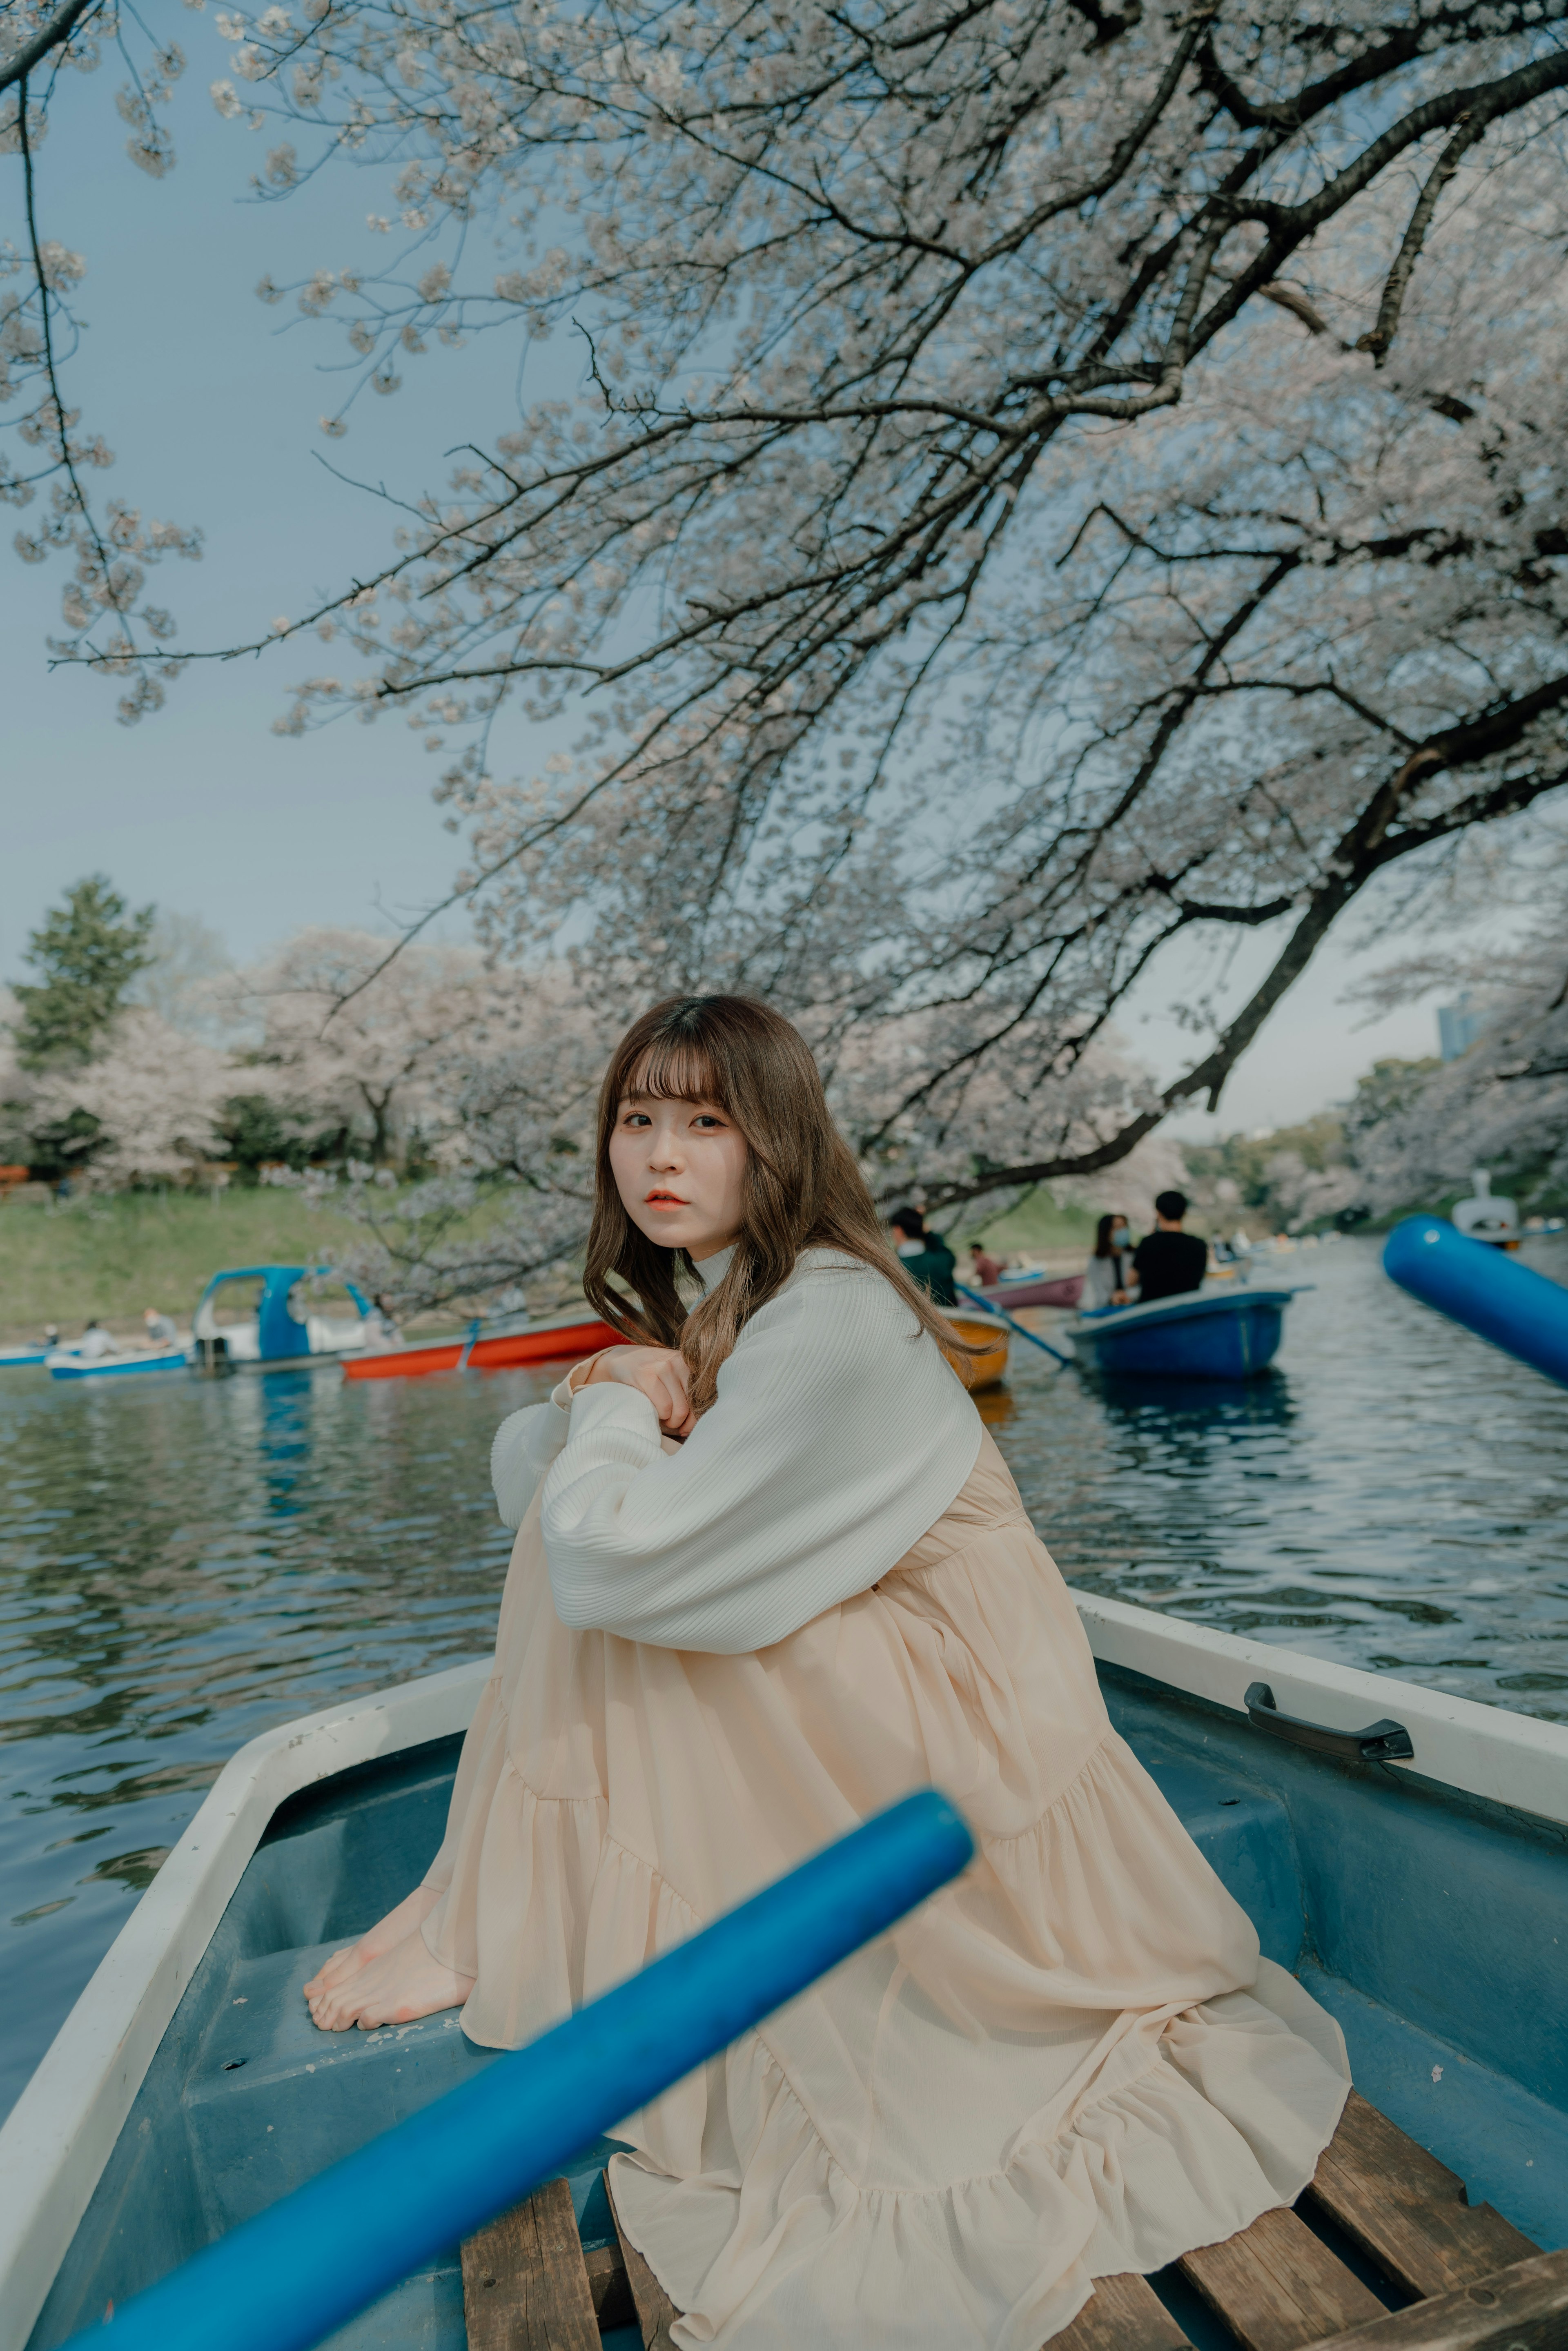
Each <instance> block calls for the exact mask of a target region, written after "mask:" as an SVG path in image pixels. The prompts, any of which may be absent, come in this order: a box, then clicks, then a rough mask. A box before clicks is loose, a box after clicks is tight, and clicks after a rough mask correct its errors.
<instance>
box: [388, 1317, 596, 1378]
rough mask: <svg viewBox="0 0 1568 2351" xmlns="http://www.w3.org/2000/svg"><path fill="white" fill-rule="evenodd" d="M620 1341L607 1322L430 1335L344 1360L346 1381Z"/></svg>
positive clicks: (490, 1368)
mask: <svg viewBox="0 0 1568 2351" xmlns="http://www.w3.org/2000/svg"><path fill="white" fill-rule="evenodd" d="M623 1344H624V1341H623V1340H622V1335H621V1332H619V1331H612V1329H611V1327H610V1325H609V1323H608V1322H599V1321H597V1320H593V1321H584V1320H583V1318H582V1315H581V1313H580V1312H579V1314H578V1317H577V1319H576V1320H575V1321H573V1322H550V1323H547V1324H545V1325H544V1326H543V1328H539V1327H538V1326H536V1327H534V1328H532V1329H530V1330H526V1331H502V1332H496V1333H494V1334H493V1335H492V1336H491V1337H489V1338H487V1339H481V1338H478V1337H476V1335H475V1334H474V1333H473V1332H470V1334H469V1335H468V1337H467V1338H465V1339H433V1340H432V1341H431V1343H430V1344H429V1345H428V1346H418V1347H385V1348H377V1349H376V1350H375V1351H374V1352H373V1353H365V1354H362V1355H356V1356H354V1358H353V1359H352V1361H351V1362H345V1364H344V1365H343V1377H344V1378H345V1379H346V1380H412V1379H422V1378H423V1377H424V1376H425V1374H428V1373H430V1372H455V1371H456V1370H457V1369H458V1367H459V1366H460V1365H461V1366H462V1367H463V1368H464V1369H465V1370H473V1371H477V1372H500V1371H507V1370H510V1369H511V1368H512V1367H513V1366H515V1365H517V1364H550V1363H559V1362H562V1361H564V1360H565V1359H566V1358H567V1357H569V1356H570V1357H571V1358H573V1359H574V1360H575V1359H576V1358H578V1357H580V1356H582V1355H592V1354H596V1353H598V1351H599V1349H600V1348H601V1347H619V1346H622V1345H623Z"/></svg>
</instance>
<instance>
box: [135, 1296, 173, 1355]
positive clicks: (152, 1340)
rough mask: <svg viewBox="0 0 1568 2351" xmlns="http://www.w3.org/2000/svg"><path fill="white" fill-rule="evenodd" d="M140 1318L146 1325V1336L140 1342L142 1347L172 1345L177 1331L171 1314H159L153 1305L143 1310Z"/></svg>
mask: <svg viewBox="0 0 1568 2351" xmlns="http://www.w3.org/2000/svg"><path fill="white" fill-rule="evenodd" d="M141 1320H142V1322H144V1323H145V1324H146V1326H147V1336H146V1337H145V1339H143V1341H142V1342H141V1343H142V1345H143V1346H144V1347H172V1345H173V1343H174V1342H175V1340H176V1338H177V1337H178V1336H179V1333H178V1332H177V1331H176V1330H175V1328H174V1324H173V1321H172V1317H171V1316H169V1315H167V1314H160V1313H159V1311H158V1309H157V1308H156V1307H155V1306H149V1307H148V1308H146V1310H145V1311H144V1312H143V1314H142V1317H141Z"/></svg>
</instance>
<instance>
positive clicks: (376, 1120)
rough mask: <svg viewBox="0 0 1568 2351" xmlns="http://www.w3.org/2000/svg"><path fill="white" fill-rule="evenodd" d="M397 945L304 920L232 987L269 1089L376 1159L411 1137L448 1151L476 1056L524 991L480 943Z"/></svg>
mask: <svg viewBox="0 0 1568 2351" xmlns="http://www.w3.org/2000/svg"><path fill="white" fill-rule="evenodd" d="M388 946H389V942H388V941H387V940H386V939H385V938H384V937H380V936H378V935H375V934H374V933H373V932H370V931H359V930H351V929H339V928H333V927H330V926H328V925H319V926H317V927H316V928H313V929H309V930H304V931H299V932H297V933H296V934H295V935H294V936H293V937H292V938H289V939H287V940H286V941H285V942H284V943H283V945H282V946H280V947H278V948H277V950H276V951H275V952H274V953H273V954H272V955H270V956H267V958H266V959H265V960H264V961H262V962H261V963H259V964H256V965H254V966H252V967H250V968H249V969H248V970H246V971H245V972H243V973H241V974H239V975H238V977H237V978H236V981H235V987H234V991H233V1002H234V1005H235V1010H236V1012H238V1013H240V1014H241V1015H243V1016H246V1017H248V1018H249V1019H251V1020H253V1021H254V1022H255V1023H256V1026H257V1028H258V1029H259V1031H260V1038H259V1042H258V1043H257V1045H256V1048H255V1049H254V1051H253V1053H252V1055H251V1056H250V1057H249V1059H250V1062H251V1065H252V1067H251V1072H250V1073H251V1074H254V1077H255V1080H256V1082H257V1084H258V1086H259V1088H260V1090H262V1091H264V1092H274V1093H276V1094H277V1095H278V1096H279V1097H287V1099H288V1100H289V1101H291V1102H298V1103H299V1104H302V1105H306V1106H308V1109H309V1111H310V1112H311V1113H313V1114H314V1115H315V1117H316V1118H317V1119H318V1120H319V1123H321V1125H322V1126H323V1127H331V1126H336V1127H337V1128H338V1129H339V1130H340V1134H341V1136H342V1140H343V1144H344V1146H345V1148H347V1147H348V1146H349V1145H350V1144H357V1145H358V1146H360V1147H362V1148H363V1149H365V1150H366V1151H368V1153H369V1155H370V1159H371V1164H372V1165H375V1166H383V1165H386V1163H387V1162H388V1161H389V1160H390V1159H391V1158H392V1156H393V1155H394V1152H395V1151H396V1150H397V1149H398V1148H399V1146H400V1145H401V1146H402V1147H404V1148H406V1147H407V1146H408V1145H409V1144H412V1143H414V1142H419V1143H422V1144H423V1146H424V1147H425V1148H426V1149H427V1150H430V1151H432V1152H433V1153H434V1154H436V1155H439V1154H440V1152H441V1151H442V1150H443V1149H444V1138H445V1136H446V1134H447V1132H448V1130H449V1128H450V1127H451V1126H452V1124H453V1123H454V1120H455V1119H459V1118H461V1116H462V1102H463V1097H464V1092H465V1086H466V1084H467V1082H468V1081H467V1078H466V1074H465V1073H466V1071H467V1070H468V1068H469V1067H470V1065H471V1064H472V1063H473V1062H474V1061H476V1060H482V1059H483V1058H484V1057H485V1056H486V1054H487V1053H488V1052H490V1051H492V1050H498V1049H499V1048H500V1047H501V1046H502V1044H503V1041H504V1040H505V1038H506V1036H507V1034H508V1033H509V1031H510V1029H511V1028H512V1026H513V1025H514V1024H515V1022H516V1021H517V1019H518V1018H519V1016H520V1000H521V999H524V998H526V995H527V983H526V981H523V980H520V979H519V978H518V977H517V975H509V976H508V977H507V978H506V979H504V980H500V979H496V978H493V977H491V975H490V974H489V973H488V972H487V971H486V967H485V964H484V961H483V958H482V957H481V956H480V955H479V954H478V952H477V951H476V949H474V948H472V947H459V946H428V945H420V946H415V947H413V948H411V949H410V950H408V951H407V952H406V953H405V954H402V955H400V956H395V957H393V958H392V960H390V961H389V960H388V954H387V950H388Z"/></svg>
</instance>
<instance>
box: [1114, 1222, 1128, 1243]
mask: <svg viewBox="0 0 1568 2351" xmlns="http://www.w3.org/2000/svg"><path fill="white" fill-rule="evenodd" d="M1127 1239H1128V1234H1127V1226H1126V1220H1125V1218H1124V1217H1117V1219H1116V1221H1115V1223H1114V1224H1113V1226H1112V1228H1111V1246H1112V1248H1113V1249H1125V1248H1126V1246H1127Z"/></svg>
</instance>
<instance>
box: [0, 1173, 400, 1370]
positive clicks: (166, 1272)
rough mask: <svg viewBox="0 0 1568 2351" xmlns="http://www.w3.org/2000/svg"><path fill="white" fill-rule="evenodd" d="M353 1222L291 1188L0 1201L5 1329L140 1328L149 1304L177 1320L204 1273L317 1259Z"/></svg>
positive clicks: (1, 1325)
mask: <svg viewBox="0 0 1568 2351" xmlns="http://www.w3.org/2000/svg"><path fill="white" fill-rule="evenodd" d="M355 1232H356V1228H355V1227H353V1226H352V1225H350V1224H349V1223H348V1222H347V1220H346V1219H345V1218H343V1217H336V1216H333V1215H332V1213H331V1212H330V1210H329V1209H326V1208H319V1207H309V1206H308V1205H307V1203H306V1202H305V1201H304V1200H303V1199H302V1198H301V1197H300V1196H299V1195H298V1193H297V1192H283V1191H274V1190H271V1189H270V1188H269V1189H267V1190H257V1191H242V1190H238V1189H235V1190H233V1191H229V1192H225V1193H222V1194H220V1195H219V1196H218V1197H217V1198H216V1199H213V1198H210V1197H208V1196H200V1197H195V1196H191V1195H190V1194H187V1193H178V1192H175V1193H157V1192H122V1193H116V1194H112V1195H110V1196H107V1197H103V1198H99V1199H84V1200H72V1201H69V1202H68V1203H67V1204H66V1205H65V1206H64V1207H52V1206H50V1207H45V1206H44V1205H43V1204H41V1203H34V1202H32V1201H26V1202H12V1203H10V1204H9V1205H8V1206H6V1207H4V1208H0V1337H4V1338H5V1339H6V1340H9V1341H13V1342H16V1341H22V1340H26V1339H30V1338H32V1337H34V1336H35V1335H36V1334H37V1333H38V1332H41V1331H42V1329H43V1326H44V1324H45V1323H46V1322H57V1323H58V1324H59V1326H60V1328H61V1330H62V1331H63V1332H66V1333H67V1334H68V1335H70V1334H71V1333H72V1332H76V1331H79V1330H80V1328H81V1326H82V1324H83V1323H84V1322H87V1321H88V1319H89V1317H90V1316H96V1317H97V1319H98V1321H99V1322H103V1323H106V1324H107V1325H108V1327H109V1328H110V1330H111V1331H120V1332H131V1331H132V1330H138V1331H139V1330H140V1328H141V1311H142V1309H143V1308H144V1307H147V1306H157V1307H160V1308H162V1311H164V1312H165V1313H168V1314H172V1315H174V1316H175V1317H176V1319H177V1320H178V1321H179V1322H181V1323H182V1324H183V1323H184V1322H186V1321H188V1319H189V1317H190V1314H191V1311H192V1309H193V1307H194V1305H195V1303H196V1300H197V1299H198V1298H199V1297H200V1295H201V1293H202V1290H203V1289H204V1287H205V1285H206V1282H207V1280H208V1279H209V1278H210V1276H211V1275H213V1274H214V1273H216V1272H218V1271H220V1270H221V1269H222V1268H223V1267H225V1266H229V1265H308V1264H313V1263H319V1261H320V1260H321V1259H323V1258H324V1257H326V1256H327V1255H329V1253H330V1252H331V1250H332V1249H333V1248H334V1246H335V1247H337V1248H338V1249H341V1248H342V1247H344V1245H345V1244H346V1243H347V1242H348V1241H349V1240H350V1238H353V1237H354V1236H355Z"/></svg>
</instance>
